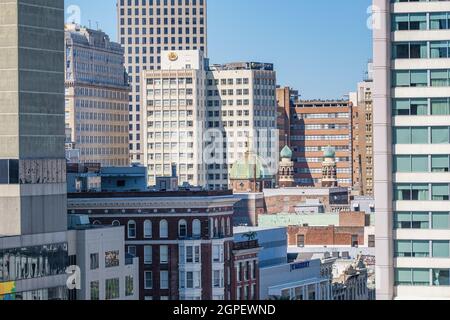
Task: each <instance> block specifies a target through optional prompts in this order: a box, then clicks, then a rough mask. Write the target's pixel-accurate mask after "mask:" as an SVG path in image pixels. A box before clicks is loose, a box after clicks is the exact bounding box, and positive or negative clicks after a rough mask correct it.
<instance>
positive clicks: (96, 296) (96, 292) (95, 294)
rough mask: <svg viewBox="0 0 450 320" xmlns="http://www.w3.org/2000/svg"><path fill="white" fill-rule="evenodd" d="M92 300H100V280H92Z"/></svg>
mask: <svg viewBox="0 0 450 320" xmlns="http://www.w3.org/2000/svg"><path fill="white" fill-rule="evenodd" d="M91 300H93V301H98V300H100V282H99V281H92V282H91Z"/></svg>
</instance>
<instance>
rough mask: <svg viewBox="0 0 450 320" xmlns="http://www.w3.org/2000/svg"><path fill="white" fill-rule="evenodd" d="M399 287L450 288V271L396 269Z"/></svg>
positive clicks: (396, 280) (396, 279)
mask: <svg viewBox="0 0 450 320" xmlns="http://www.w3.org/2000/svg"><path fill="white" fill-rule="evenodd" d="M395 285H397V286H426V287H429V286H450V269H418V268H415V269H410V268H396V269H395Z"/></svg>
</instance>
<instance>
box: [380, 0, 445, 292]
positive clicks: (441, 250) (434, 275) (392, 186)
mask: <svg viewBox="0 0 450 320" xmlns="http://www.w3.org/2000/svg"><path fill="white" fill-rule="evenodd" d="M374 10H375V11H374V18H375V25H374V96H373V97H374V110H375V112H374V139H375V140H374V155H375V158H374V159H375V199H376V216H377V218H376V242H377V243H376V253H377V254H376V264H377V267H376V278H377V298H378V299H382V300H391V299H450V279H449V278H450V277H449V275H450V216H449V211H450V209H449V208H450V205H449V197H450V190H449V183H450V173H449V171H450V164H449V154H450V133H449V130H450V101H449V97H450V89H449V87H450V77H449V70H450V51H449V44H450V42H449V40H450V25H449V17H450V2H449V1H431V0H428V1H399V0H395V1H388V0H374Z"/></svg>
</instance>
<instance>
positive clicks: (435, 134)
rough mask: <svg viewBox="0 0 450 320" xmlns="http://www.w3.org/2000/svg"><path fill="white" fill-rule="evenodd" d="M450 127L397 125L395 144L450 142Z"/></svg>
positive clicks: (394, 135) (394, 136)
mask: <svg viewBox="0 0 450 320" xmlns="http://www.w3.org/2000/svg"><path fill="white" fill-rule="evenodd" d="M449 129H450V127H396V128H394V134H393V138H394V142H393V143H394V144H448V143H450V131H449Z"/></svg>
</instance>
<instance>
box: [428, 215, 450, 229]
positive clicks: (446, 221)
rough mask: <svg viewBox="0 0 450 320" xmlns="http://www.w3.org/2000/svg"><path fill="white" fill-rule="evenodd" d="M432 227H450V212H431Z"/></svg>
mask: <svg viewBox="0 0 450 320" xmlns="http://www.w3.org/2000/svg"><path fill="white" fill-rule="evenodd" d="M431 219H432V227H433V229H436V230H448V229H450V214H449V213H448V212H433V213H432V214H431Z"/></svg>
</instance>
